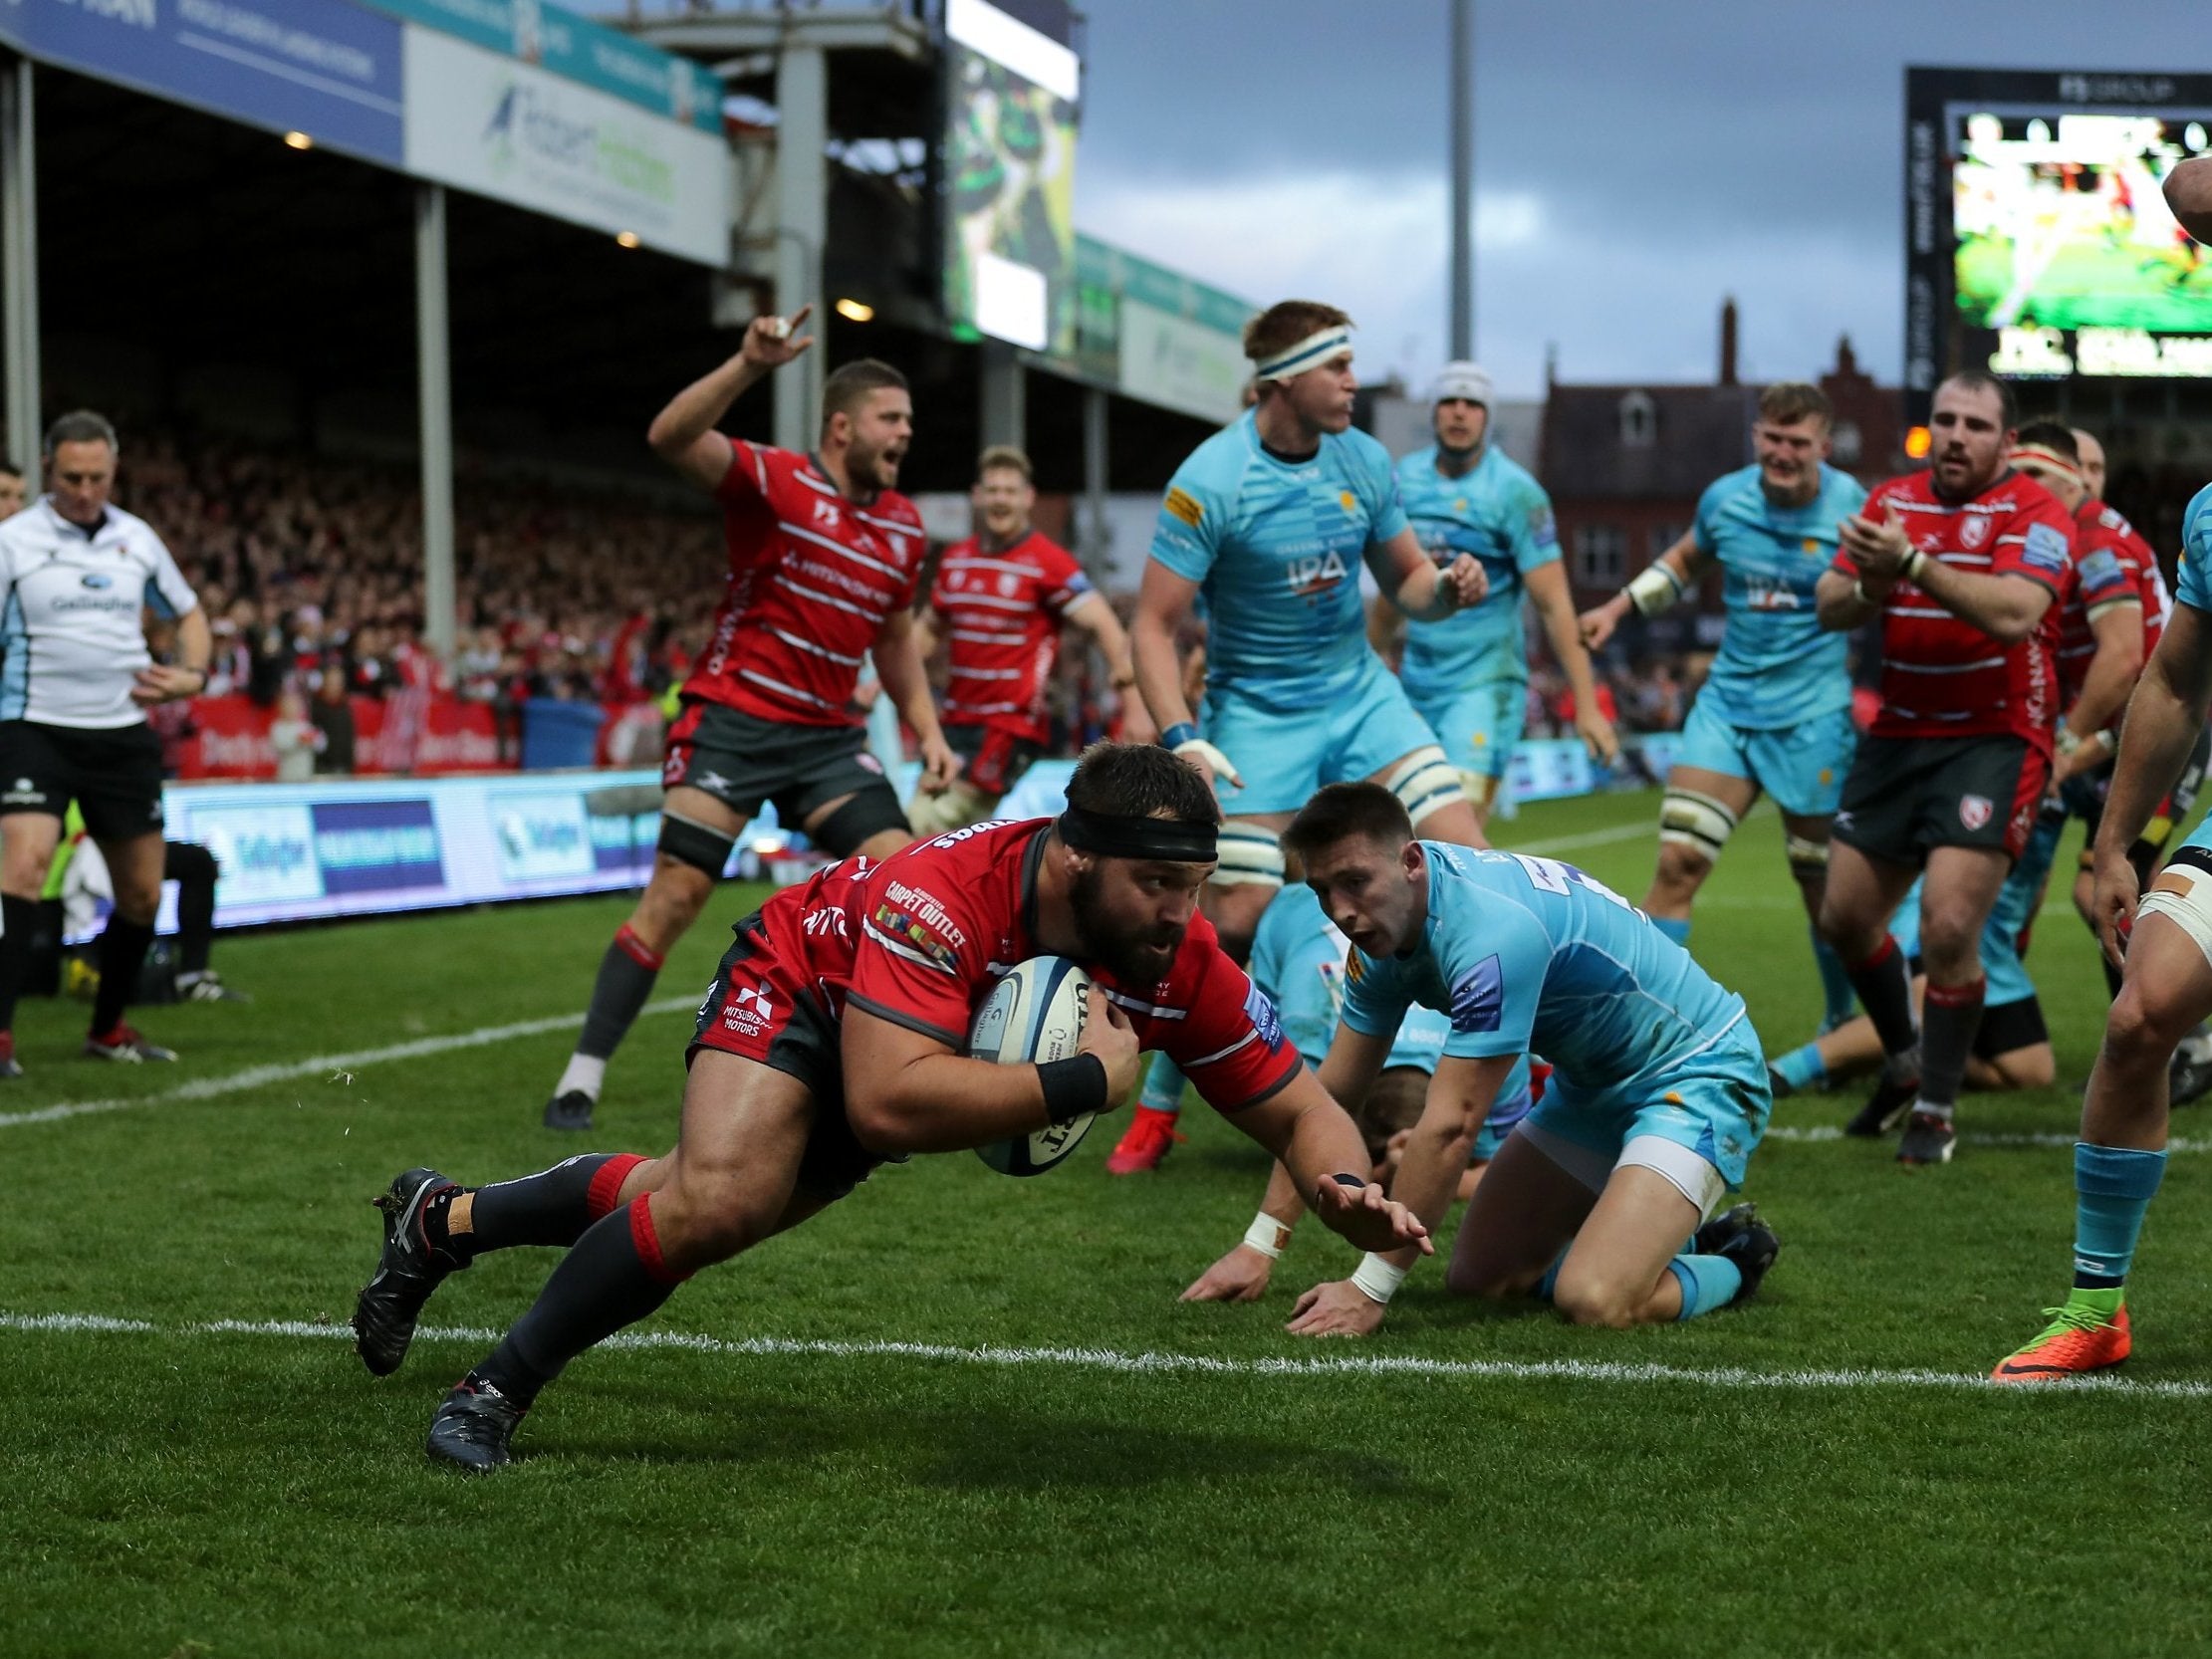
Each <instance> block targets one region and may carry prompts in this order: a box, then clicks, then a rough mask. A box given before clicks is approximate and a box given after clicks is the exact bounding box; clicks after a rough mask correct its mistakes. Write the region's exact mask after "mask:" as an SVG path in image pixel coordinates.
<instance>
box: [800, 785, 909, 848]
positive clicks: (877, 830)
mask: <svg viewBox="0 0 2212 1659" xmlns="http://www.w3.org/2000/svg"><path fill="white" fill-rule="evenodd" d="M884 830H897V831H898V832H899V833H900V834H902V835H910V834H912V833H913V831H912V830H909V829H908V828H907V827H906V810H905V809H904V808H903V807H901V806H899V804H898V795H897V792H896V791H894V790H893V789H892V788H891V787H890V785H888V784H885V783H873V784H870V785H868V787H867V788H865V789H862V790H858V791H856V792H855V793H854V796H853V799H852V800H850V801H848V802H847V803H846V804H845V805H844V806H842V807H840V808H839V809H838V810H837V811H836V812H834V813H832V814H831V815H830V816H829V817H828V818H826V819H824V820H823V821H822V822H821V823H820V824H818V825H816V826H815V827H814V828H813V829H812V830H808V831H807V839H809V840H810V841H812V842H814V844H815V845H817V846H819V847H821V848H822V850H823V851H825V852H827V853H829V854H830V855H831V856H832V857H835V858H845V857H850V856H851V855H852V854H853V853H855V852H857V851H859V850H860V845H861V843H862V842H864V841H866V840H867V838H868V837H869V836H870V835H879V834H881V833H882V832H883V831H884Z"/></svg>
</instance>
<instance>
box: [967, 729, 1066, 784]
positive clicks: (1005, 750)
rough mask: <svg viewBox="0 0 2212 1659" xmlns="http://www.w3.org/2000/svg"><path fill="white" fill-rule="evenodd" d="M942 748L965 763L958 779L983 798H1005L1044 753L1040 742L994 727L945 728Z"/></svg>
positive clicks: (1043, 747)
mask: <svg viewBox="0 0 2212 1659" xmlns="http://www.w3.org/2000/svg"><path fill="white" fill-rule="evenodd" d="M945 747H947V748H948V749H950V750H951V751H952V752H953V753H954V754H955V755H958V756H959V757H960V758H961V760H963V761H965V762H966V763H967V764H966V765H965V766H964V767H962V768H961V770H960V776H961V777H963V778H965V779H966V780H967V781H968V782H969V783H971V784H973V785H974V786H975V787H976V788H977V789H979V790H981V791H982V792H983V793H984V794H985V795H1004V794H1005V793H1006V792H1007V791H1008V790H1010V789H1012V788H1013V787H1014V786H1015V785H1016V784H1018V783H1020V782H1021V781H1022V774H1023V773H1025V772H1027V771H1028V770H1029V769H1030V768H1031V767H1032V766H1034V765H1036V764H1037V757H1038V756H1040V755H1042V754H1043V753H1044V752H1045V746H1044V745H1043V744H1042V743H1036V742H1033V741H1031V740H1030V739H1029V738H1026V737H1016V736H1015V735H1014V734H1013V733H1012V732H1005V731H1001V730H999V728H998V727H996V726H947V727H946V728H945Z"/></svg>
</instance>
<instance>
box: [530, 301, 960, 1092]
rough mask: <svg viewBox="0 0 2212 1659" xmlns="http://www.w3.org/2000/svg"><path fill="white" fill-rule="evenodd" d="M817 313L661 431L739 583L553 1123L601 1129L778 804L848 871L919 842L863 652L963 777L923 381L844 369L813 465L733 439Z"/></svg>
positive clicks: (688, 707) (942, 780)
mask: <svg viewBox="0 0 2212 1659" xmlns="http://www.w3.org/2000/svg"><path fill="white" fill-rule="evenodd" d="M808 309H811V308H802V309H801V310H800V312H799V313H798V314H797V315H796V316H794V317H793V318H791V319H790V320H789V321H788V322H787V321H786V320H785V319H782V318H777V317H759V318H755V319H754V320H753V324H752V326H751V327H750V328H748V329H747V330H746V331H745V343H744V345H743V346H742V347H741V348H740V349H739V350H738V352H737V355H734V356H732V357H731V358H730V359H729V360H728V361H727V362H725V363H723V364H722V365H721V367H719V368H717V369H715V370H714V371H713V372H712V373H710V374H707V375H705V376H703V377H702V378H700V379H698V380H695V381H693V382H692V383H691V384H690V385H688V386H686V387H684V389H683V390H682V391H680V392H678V393H676V395H675V397H674V398H673V399H671V400H670V401H669V403H668V406H667V407H666V408H664V409H662V410H661V411H660V413H659V414H657V415H655V416H654V417H653V423H652V427H651V429H650V430H649V432H648V433H647V434H646V435H647V438H648V440H649V441H650V442H651V444H652V446H653V449H654V451H655V452H656V453H657V454H658V455H659V456H660V457H661V459H662V460H664V461H666V462H667V463H668V464H669V465H670V466H672V467H674V468H675V469H676V471H677V472H679V473H681V474H682V475H683V476H684V477H685V478H686V479H688V480H690V482H691V483H693V484H695V485H697V486H698V487H699V488H700V489H702V490H704V491H706V492H707V494H709V495H711V496H712V497H713V498H714V500H715V501H716V502H717V503H718V504H719V505H720V506H721V509H722V524H723V535H724V538H725V540H726V541H727V543H728V545H729V559H730V574H729V582H728V587H727V589H726V591H725V592H724V593H723V596H722V604H721V608H720V609H719V610H718V611H717V612H716V613H715V618H714V633H713V637H712V638H711V639H710V640H709V641H708V643H707V647H706V649H705V651H704V652H702V653H701V655H700V657H699V661H698V665H697V666H696V667H695V668H693V669H692V671H691V677H690V678H689V679H687V680H685V681H684V683H683V690H682V712H680V713H679V714H678V715H677V716H676V720H675V724H674V725H672V726H670V727H669V729H668V752H667V757H666V760H665V761H664V762H663V764H662V766H661V771H660V781H661V786H662V788H663V789H665V790H666V792H667V793H666V796H665V797H664V799H663V802H662V805H661V814H660V845H659V848H658V850H657V851H656V852H655V853H654V855H653V872H652V879H651V880H650V881H649V882H648V883H647V884H646V887H645V891H644V894H643V896H642V897H640V898H639V899H638V901H637V907H636V909H635V910H633V911H632V912H631V913H630V917H629V920H627V921H626V922H624V923H623V924H622V925H621V927H620V928H619V929H618V930H617V931H616V932H615V934H614V943H613V944H611V945H609V946H608V947H607V954H606V956H605V957H603V958H602V959H601V962H600V970H599V977H598V979H597V981H595V983H594V984H593V987H592V1001H591V1006H590V1007H589V1008H588V1009H587V1010H586V1012H585V1015H584V1031H583V1035H582V1036H580V1037H579V1038H578V1039H577V1045H576V1053H575V1054H573V1055H572V1056H570V1058H569V1064H568V1067H567V1068H566V1069H565V1070H563V1071H562V1073H561V1080H560V1081H559V1082H558V1083H556V1084H555V1085H554V1090H553V1098H552V1099H551V1100H549V1101H548V1102H547V1103H546V1112H545V1121H546V1125H547V1127H549V1128H555V1129H587V1128H590V1127H591V1124H592V1110H593V1107H594V1106H595V1105H596V1104H597V1103H598V1100H599V1094H600V1086H601V1084H602V1082H603V1081H604V1080H605V1078H606V1075H607V1062H608V1059H609V1057H611V1056H612V1055H613V1054H614V1050H615V1048H616V1047H617V1046H618V1045H619V1044H620V1043H621V1041H622V1038H623V1036H624V1035H625V1034H626V1033H627V1032H628V1030H629V1028H630V1026H631V1024H632V1023H633V1022H634V1021H635V1020H636V1018H637V1014H638V1011H639V1010H640V1009H642V1008H643V1007H644V1006H645V1003H646V1001H647V1000H648V999H649V998H650V997H651V995H652V988H653V982H654V980H655V979H657V978H658V977H659V974H660V967H661V963H662V962H663V961H665V960H666V958H667V954H668V951H669V949H670V948H671V947H672V946H673V945H674V944H675V942H676V941H677V940H678V939H680V938H682V937H683V935H684V933H685V932H686V931H687V930H688V929H689V928H690V926H691V924H692V923H693V922H695V921H697V920H698V918H699V912H700V911H701V910H703V909H704V908H705V907H706V901H707V898H708V896H709V895H710V894H711V893H712V892H713V891H714V884H715V882H716V881H718V880H720V879H721V876H722V871H723V869H724V868H725V867H726V866H727V865H728V863H729V859H730V851H731V848H732V847H734V846H735V845H736V844H737V837H738V833H739V832H740V831H741V830H743V829H744V828H745V825H746V822H747V821H748V820H749V819H751V818H752V816H753V815H754V814H755V813H757V812H759V811H760V806H761V803H762V802H763V801H772V802H774V803H775V806H776V817H777V822H778V823H780V824H783V825H785V826H787V827H789V828H791V829H795V830H803V831H804V832H805V833H806V835H807V837H808V839H810V840H811V841H813V842H814V843H815V844H816V845H817V846H820V847H823V848H825V849H826V850H828V851H830V852H832V853H835V854H837V855H839V856H841V857H842V856H844V855H845V854H847V853H851V852H861V853H865V854H867V855H868V856H869V857H874V858H880V857H883V856H884V855H885V854H887V853H890V852H893V851H896V850H897V849H898V848H899V847H901V846H904V845H905V844H906V842H907V841H908V840H909V839H911V838H912V837H911V835H910V833H909V831H908V830H907V828H906V812H905V809H904V808H902V807H901V806H900V805H899V804H898V795H897V793H896V792H895V791H894V790H893V789H892V788H891V784H890V780H889V779H887V778H886V777H884V776H883V768H882V763H881V762H880V761H878V760H876V759H875V757H874V756H873V755H871V754H869V753H868V751H867V727H866V724H865V720H864V717H863V716H862V715H861V714H860V712H859V710H858V709H857V707H856V706H855V703H854V692H855V690H856V688H857V685H858V682H859V679H860V663H861V660H862V658H863V657H870V658H872V659H873V660H874V663H875V672H876V676H877V678H878V679H880V680H881V682H882V687H883V695H884V696H886V697H888V698H890V700H891V702H892V704H893V706H894V707H896V708H897V710H898V712H899V716H900V718H901V719H903V720H904V721H905V722H906V724H907V725H908V726H910V727H912V728H913V730H914V733H915V735H916V736H917V737H918V738H919V739H920V741H921V760H922V776H921V788H922V789H923V790H924V791H925V792H926V791H934V790H940V789H942V788H944V787H945V785H946V784H948V783H950V782H951V780H952V778H953V776H954V774H955V773H957V772H958V771H959V769H960V763H959V759H958V757H957V756H955V755H954V754H953V753H952V751H951V750H950V749H948V748H946V747H945V741H944V736H943V734H942V733H941V732H940V731H939V730H938V727H937V711H936V709H935V708H934V707H933V706H932V705H931V703H930V700H929V684H928V681H927V679H926V678H925V676H924V675H923V672H922V665H921V653H920V650H919V648H918V647H917V645H916V643H915V639H914V633H913V600H914V589H915V586H916V584H917V583H918V581H919V580H920V573H921V561H922V555H923V553H924V551H925V550H926V543H925V541H924V538H923V536H922V528H921V515H920V514H919V513H917V512H916V511H915V510H914V504H913V503H912V502H910V501H908V500H907V499H906V498H905V497H904V496H902V495H900V494H898V493H897V491H896V489H895V488H893V486H895V485H896V484H897V482H898V467H899V463H900V462H901V461H903V460H904V459H905V456H906V445H907V443H908V442H909V440H910V439H911V438H912V436H913V427H914V405H913V399H912V397H911V396H910V395H909V393H908V391H907V388H906V377H905V376H904V375H903V374H901V373H899V371H898V370H897V369H895V368H893V367H891V366H890V365H889V364H888V363H881V362H876V361H874V360H872V359H870V358H861V359H860V361H858V362H850V363H847V364H846V365H845V366H844V367H842V368H840V369H838V370H837V371H836V372H834V373H833V374H831V375H830V377H829V378H828V379H827V380H825V381H824V382H823V386H822V431H821V440H820V443H819V446H818V447H817V449H816V451H815V453H814V454H812V455H797V454H794V453H792V452H791V451H789V450H784V449H771V448H770V447H768V446H767V445H766V444H757V443H750V442H747V441H746V440H744V439H742V438H729V437H724V436H723V435H722V434H721V433H720V432H718V431H716V430H715V429H714V428H715V423H716V422H717V421H719V420H720V419H721V418H722V416H723V415H724V414H726V413H727V412H728V410H729V407H730V405H731V404H732V403H733V402H735V401H736V400H737V398H738V397H739V396H740V395H741V394H742V393H743V392H745V391H746V390H747V388H749V387H751V386H752V385H753V384H755V383H756V382H757V381H759V380H760V379H762V378H763V377H764V376H766V375H767V374H769V373H770V372H772V371H773V370H775V369H776V368H778V367H780V366H782V365H783V364H785V363H788V362H790V361H792V360H793V359H794V358H796V357H797V356H798V355H800V354H801V353H802V352H805V351H806V350H807V348H808V347H809V346H811V345H812V344H813V341H812V340H811V338H807V337H801V338H800V339H798V340H793V339H791V338H790V337H791V334H792V331H793V329H794V328H795V327H796V326H797V325H798V324H800V323H802V322H804V321H805V319H806V315H807V310H808Z"/></svg>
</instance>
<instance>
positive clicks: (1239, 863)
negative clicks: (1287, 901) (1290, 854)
mask: <svg viewBox="0 0 2212 1659" xmlns="http://www.w3.org/2000/svg"><path fill="white" fill-rule="evenodd" d="M1215 844H1216V846H1217V847H1218V848H1219V861H1218V862H1217V863H1216V864H1215V865H1214V871H1213V883H1214V885H1215V886H1217V887H1280V886H1281V885H1282V884H1283V838H1282V836H1280V835H1278V834H1277V833H1276V832H1275V831H1274V830H1263V829H1261V828H1260V827H1259V826H1258V825H1256V824H1224V825H1223V826H1222V827H1221V834H1220V837H1219V839H1218V840H1217V841H1216V843H1215Z"/></svg>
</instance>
